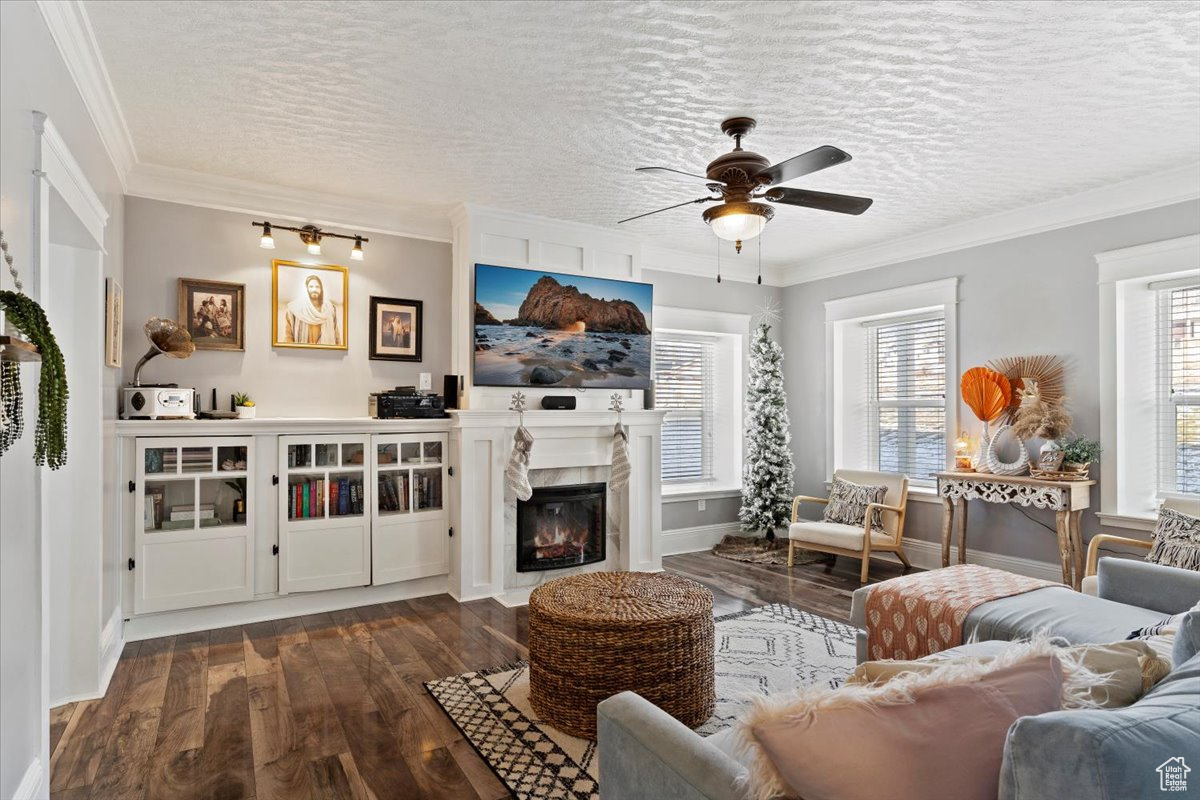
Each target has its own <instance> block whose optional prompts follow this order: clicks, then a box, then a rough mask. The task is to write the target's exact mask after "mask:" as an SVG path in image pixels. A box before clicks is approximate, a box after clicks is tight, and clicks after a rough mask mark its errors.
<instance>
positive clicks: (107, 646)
mask: <svg viewBox="0 0 1200 800" xmlns="http://www.w3.org/2000/svg"><path fill="white" fill-rule="evenodd" d="M124 627H125V620H123V619H122V618H121V609H120V608H116V609H113V613H112V616H111V617H109V618H108V622H106V623H105V625H104V630H102V631H101V632H100V694H99V695H98V696H99V697H103V696H104V695H105V694H106V693H107V692H108V684H109V682H110V681H112V676H113V673H114V672H115V671H116V669H117V662H118V661H120V660H121V651H122V650H124V649H125V637H124V636H122V635H121V631H122V630H123V629H124Z"/></svg>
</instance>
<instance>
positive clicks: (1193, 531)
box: [1146, 508, 1200, 570]
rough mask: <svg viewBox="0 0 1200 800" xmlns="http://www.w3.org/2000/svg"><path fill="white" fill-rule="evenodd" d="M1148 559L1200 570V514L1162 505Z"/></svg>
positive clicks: (1155, 562) (1153, 562)
mask: <svg viewBox="0 0 1200 800" xmlns="http://www.w3.org/2000/svg"><path fill="white" fill-rule="evenodd" d="M1146 560H1147V561H1149V562H1150V563H1151V564H1162V565H1163V566H1167V567H1180V568H1182V569H1194V570H1200V517H1193V516H1192V515H1190V514H1184V513H1183V512H1181V511H1176V510H1175V509H1173V508H1163V509H1159V512H1158V523H1157V524H1156V525H1155V526H1154V545H1153V546H1152V547H1151V548H1150V552H1149V553H1147V554H1146Z"/></svg>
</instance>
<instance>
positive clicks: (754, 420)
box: [738, 322, 792, 539]
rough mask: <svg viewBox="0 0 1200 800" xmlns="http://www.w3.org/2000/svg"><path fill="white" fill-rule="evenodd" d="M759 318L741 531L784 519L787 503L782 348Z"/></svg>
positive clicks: (767, 527) (771, 531)
mask: <svg viewBox="0 0 1200 800" xmlns="http://www.w3.org/2000/svg"><path fill="white" fill-rule="evenodd" d="M770 331H771V326H770V325H769V324H767V323H766V322H763V323H760V324H759V326H758V328H757V330H756V331H755V333H754V340H753V342H752V343H751V345H750V387H749V389H748V391H747V392H746V403H747V411H748V413H747V414H746V444H747V448H746V450H747V452H746V463H745V466H744V467H743V469H742V508H741V511H739V512H738V519H739V520H740V521H741V523H742V530H745V531H762V532H763V533H764V534H765V536H766V538H767V539H774V538H775V529H776V528H782V527H784V526H786V525H787V524H788V522H789V515H790V513H791V503H792V449H791V446H790V445H791V441H792V434H791V430H790V427H791V423H790V422H789V421H788V410H787V397H786V395H785V394H784V392H783V348H782V347H780V346H779V343H778V342H776V341H775V340H773V339H772V338H771V337H770Z"/></svg>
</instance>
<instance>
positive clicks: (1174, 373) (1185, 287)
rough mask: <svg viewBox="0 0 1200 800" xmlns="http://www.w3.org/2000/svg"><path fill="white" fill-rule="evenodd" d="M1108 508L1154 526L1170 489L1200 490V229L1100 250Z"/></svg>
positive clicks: (1128, 524)
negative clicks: (1199, 267)
mask: <svg viewBox="0 0 1200 800" xmlns="http://www.w3.org/2000/svg"><path fill="white" fill-rule="evenodd" d="M1096 263H1097V265H1098V268H1099V288H1100V331H1099V333H1100V373H1099V376H1098V377H1099V392H1100V443H1101V444H1102V445H1103V447H1104V456H1103V458H1101V459H1100V512H1099V517H1100V520H1101V522H1103V523H1104V524H1105V525H1115V526H1118V527H1123V528H1132V529H1135V530H1143V531H1149V530H1152V529H1153V526H1154V520H1155V517H1156V515H1157V511H1158V505H1159V503H1160V502H1161V501H1162V500H1163V499H1164V498H1166V497H1171V496H1180V495H1188V496H1192V497H1195V496H1196V495H1200V275H1197V271H1196V264H1198V263H1200V236H1182V237H1179V238H1177V239H1167V240H1164V241H1161V242H1151V243H1150V244H1144V245H1138V246H1136V247H1127V248H1124V249H1122V250H1111V251H1108V252H1105V253H1097V254H1096Z"/></svg>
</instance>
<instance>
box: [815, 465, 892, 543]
mask: <svg viewBox="0 0 1200 800" xmlns="http://www.w3.org/2000/svg"><path fill="white" fill-rule="evenodd" d="M886 496H887V487H886V486H866V485H864V484H861V483H851V482H850V481H848V480H844V479H843V478H836V477H835V478H834V479H833V486H832V487H831V488H830V490H829V503H828V504H827V505H826V506H825V513H824V515H822V517H821V519H822V520H824V521H825V522H840V523H841V524H843V525H862V524H863V521H864V520H865V519H866V517H867V506H868V505H870V504H871V503H882V502H883V498H884V497H886ZM873 517H874V518H873V519H872V520H871V527H872V528H873V529H875V530H883V520H881V519H880V513H879V511H878V510H876V511H875V513H874V514H873Z"/></svg>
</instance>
